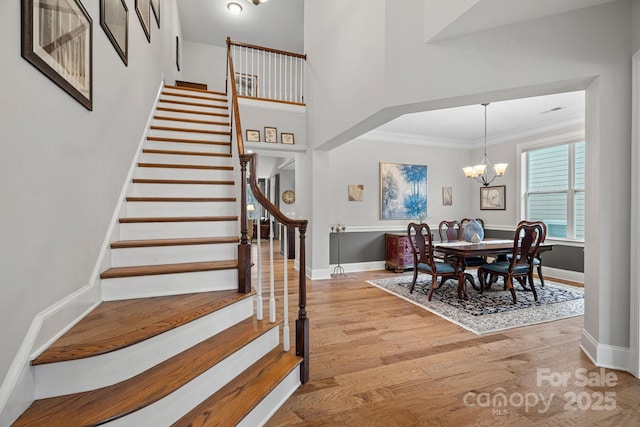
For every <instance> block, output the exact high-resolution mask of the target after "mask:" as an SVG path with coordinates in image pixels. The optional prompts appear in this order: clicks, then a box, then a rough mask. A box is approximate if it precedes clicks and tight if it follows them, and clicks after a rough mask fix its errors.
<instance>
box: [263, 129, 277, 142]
mask: <svg viewBox="0 0 640 427" xmlns="http://www.w3.org/2000/svg"><path fill="white" fill-rule="evenodd" d="M264 141H265V142H278V129H276V128H272V127H269V126H265V127H264Z"/></svg>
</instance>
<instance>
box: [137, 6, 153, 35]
mask: <svg viewBox="0 0 640 427" xmlns="http://www.w3.org/2000/svg"><path fill="white" fill-rule="evenodd" d="M136 13H137V14H138V18H139V19H140V24H141V25H142V30H143V31H144V35H145V36H147V41H149V43H151V3H150V0H136Z"/></svg>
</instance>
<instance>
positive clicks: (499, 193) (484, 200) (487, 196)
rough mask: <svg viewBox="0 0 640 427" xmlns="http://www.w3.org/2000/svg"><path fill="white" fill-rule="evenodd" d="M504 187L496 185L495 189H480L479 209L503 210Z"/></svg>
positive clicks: (505, 206) (504, 205)
mask: <svg viewBox="0 0 640 427" xmlns="http://www.w3.org/2000/svg"><path fill="white" fill-rule="evenodd" d="M506 188H507V186H506V185H498V186H495V187H480V209H481V210H483V211H487V210H502V211H503V210H505V209H507V205H506V203H505V193H506Z"/></svg>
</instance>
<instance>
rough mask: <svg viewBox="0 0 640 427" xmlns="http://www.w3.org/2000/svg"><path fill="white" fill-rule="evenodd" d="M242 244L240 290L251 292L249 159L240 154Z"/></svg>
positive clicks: (241, 291) (239, 261)
mask: <svg viewBox="0 0 640 427" xmlns="http://www.w3.org/2000/svg"><path fill="white" fill-rule="evenodd" d="M240 198H241V200H240V244H239V245H238V292H240V293H244V294H247V293H249V292H251V244H250V242H249V238H248V236H247V159H246V158H245V156H244V155H241V156H240Z"/></svg>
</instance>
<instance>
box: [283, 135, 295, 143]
mask: <svg viewBox="0 0 640 427" xmlns="http://www.w3.org/2000/svg"><path fill="white" fill-rule="evenodd" d="M280 140H281V141H282V143H283V144H293V143H294V141H293V134H292V133H284V132H283V133H281V134H280Z"/></svg>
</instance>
